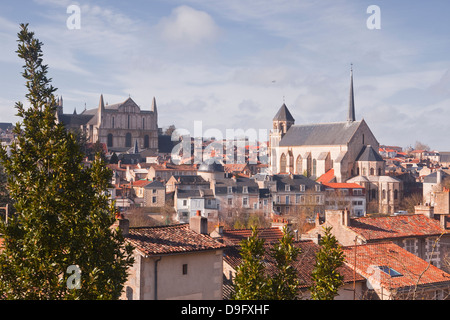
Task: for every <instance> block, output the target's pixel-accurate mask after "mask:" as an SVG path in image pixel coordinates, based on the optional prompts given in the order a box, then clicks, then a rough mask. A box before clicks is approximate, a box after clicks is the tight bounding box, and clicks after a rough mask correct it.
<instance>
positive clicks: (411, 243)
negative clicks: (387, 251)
mask: <svg viewBox="0 0 450 320" xmlns="http://www.w3.org/2000/svg"><path fill="white" fill-rule="evenodd" d="M403 244H404V248H405V250H406V251H408V252H411V253H412V254H416V250H417V247H416V239H405V240H403Z"/></svg>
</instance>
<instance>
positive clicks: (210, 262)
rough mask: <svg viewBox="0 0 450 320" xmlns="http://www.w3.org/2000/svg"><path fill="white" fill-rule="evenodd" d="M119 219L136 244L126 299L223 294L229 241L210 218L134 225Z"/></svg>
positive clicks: (219, 296) (207, 297) (208, 297)
mask: <svg viewBox="0 0 450 320" xmlns="http://www.w3.org/2000/svg"><path fill="white" fill-rule="evenodd" d="M124 220H125V219H123V220H119V226H121V229H122V230H123V233H124V236H125V240H126V242H128V243H130V244H131V245H132V246H134V248H135V249H134V258H135V262H134V264H133V266H132V267H131V268H130V269H129V276H128V279H127V281H126V282H125V284H124V291H123V293H122V296H121V299H125V300H174V299H176V300H221V299H222V281H223V276H222V274H223V262H222V257H223V251H224V249H225V247H226V246H225V245H224V244H222V243H220V242H218V241H216V240H214V239H213V238H211V237H210V236H209V235H208V234H207V233H208V228H207V224H208V222H207V219H206V218H203V217H200V216H194V217H193V218H192V219H191V220H190V222H189V224H178V225H170V226H159V227H140V228H129V227H128V226H127V223H126V221H124Z"/></svg>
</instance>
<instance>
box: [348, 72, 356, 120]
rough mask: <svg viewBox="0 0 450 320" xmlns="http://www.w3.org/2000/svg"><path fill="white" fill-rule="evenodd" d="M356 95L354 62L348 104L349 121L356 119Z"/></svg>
mask: <svg viewBox="0 0 450 320" xmlns="http://www.w3.org/2000/svg"><path fill="white" fill-rule="evenodd" d="M355 120H356V119H355V96H354V94H353V63H352V64H351V68H350V100H349V104H348V116H347V121H348V122H353V121H355Z"/></svg>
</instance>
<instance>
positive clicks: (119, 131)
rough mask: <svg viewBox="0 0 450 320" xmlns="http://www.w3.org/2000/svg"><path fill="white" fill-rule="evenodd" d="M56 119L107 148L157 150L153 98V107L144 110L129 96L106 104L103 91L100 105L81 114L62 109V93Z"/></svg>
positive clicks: (156, 115) (156, 114)
mask: <svg viewBox="0 0 450 320" xmlns="http://www.w3.org/2000/svg"><path fill="white" fill-rule="evenodd" d="M56 116H57V121H59V122H61V123H63V124H64V126H65V127H66V128H67V129H75V130H80V131H81V132H82V133H83V134H84V135H85V136H86V138H87V142H90V143H95V142H97V141H99V142H101V143H104V144H106V145H107V147H108V150H110V151H111V150H112V151H117V152H125V151H128V150H130V149H131V148H133V147H134V146H135V145H136V143H137V147H138V148H139V149H140V150H142V149H149V150H152V151H157V150H158V111H157V108H156V100H155V98H153V101H152V105H151V108H150V110H142V109H141V107H139V106H138V105H137V104H136V102H134V101H133V99H131V98H130V97H129V98H128V99H126V100H125V101H123V102H120V103H116V104H105V102H104V100H103V95H100V101H99V105H98V107H97V108H94V109H88V110H86V109H85V110H83V112H82V113H81V114H77V113H76V111H74V113H73V114H64V113H63V100H62V97H61V98H59V99H58V107H57V115H56Z"/></svg>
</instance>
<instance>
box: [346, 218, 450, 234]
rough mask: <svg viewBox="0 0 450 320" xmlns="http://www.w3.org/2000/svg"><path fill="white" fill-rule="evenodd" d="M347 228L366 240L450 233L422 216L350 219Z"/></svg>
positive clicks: (436, 222)
mask: <svg viewBox="0 0 450 320" xmlns="http://www.w3.org/2000/svg"><path fill="white" fill-rule="evenodd" d="M350 221H351V224H350V226H349V228H350V229H351V230H353V231H354V232H356V233H358V234H360V235H361V236H363V237H364V238H365V239H366V240H385V239H393V238H410V237H421V236H432V235H436V236H437V235H440V234H442V233H446V234H448V233H450V230H445V229H442V228H441V226H440V222H439V221H438V220H435V219H431V218H428V217H427V216H424V215H422V214H413V215H399V216H389V217H361V218H355V219H351V220H350Z"/></svg>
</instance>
